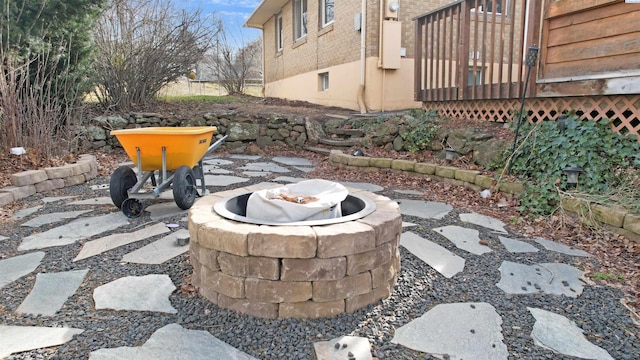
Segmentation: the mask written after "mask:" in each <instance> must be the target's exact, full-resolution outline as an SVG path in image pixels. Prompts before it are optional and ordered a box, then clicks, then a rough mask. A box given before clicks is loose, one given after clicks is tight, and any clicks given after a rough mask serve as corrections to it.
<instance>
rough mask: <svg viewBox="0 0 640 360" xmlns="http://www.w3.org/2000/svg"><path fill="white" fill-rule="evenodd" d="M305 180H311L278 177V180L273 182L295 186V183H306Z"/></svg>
mask: <svg viewBox="0 0 640 360" xmlns="http://www.w3.org/2000/svg"><path fill="white" fill-rule="evenodd" d="M304 180H309V179H305V178H298V177H291V176H278V177H277V178H275V179H273V181H275V182H279V183H287V184H295V183H299V182H300V181H304Z"/></svg>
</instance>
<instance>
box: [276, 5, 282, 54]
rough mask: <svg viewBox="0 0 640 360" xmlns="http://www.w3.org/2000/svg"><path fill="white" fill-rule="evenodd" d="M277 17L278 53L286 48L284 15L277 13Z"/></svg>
mask: <svg viewBox="0 0 640 360" xmlns="http://www.w3.org/2000/svg"><path fill="white" fill-rule="evenodd" d="M275 17H276V34H275V35H276V52H278V53H279V52H281V51H282V49H283V48H284V39H283V35H284V29H283V26H282V13H277V14H276V15H275Z"/></svg>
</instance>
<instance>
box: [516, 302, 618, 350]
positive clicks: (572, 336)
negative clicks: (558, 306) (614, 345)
mask: <svg viewBox="0 0 640 360" xmlns="http://www.w3.org/2000/svg"><path fill="white" fill-rule="evenodd" d="M527 309H528V310H529V312H531V315H533V317H534V318H535V319H536V322H535V324H534V325H533V330H532V331H531V337H532V338H533V341H534V343H535V344H536V345H537V346H541V347H543V348H545V349H549V350H552V351H554V352H556V353H560V354H563V355H567V356H575V357H578V358H582V359H597V360H613V357H611V355H609V353H608V352H607V351H606V350H604V349H603V348H601V347H599V346H597V345H594V344H593V343H591V342H589V341H588V340H587V338H586V337H585V336H584V334H583V331H582V329H580V328H579V327H577V326H576V325H575V323H574V322H573V321H571V320H569V319H567V318H566V317H564V316H562V315H558V314H556V313H553V312H550V311H546V310H542V309H537V308H527Z"/></svg>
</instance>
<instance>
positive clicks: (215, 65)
mask: <svg viewBox="0 0 640 360" xmlns="http://www.w3.org/2000/svg"><path fill="white" fill-rule="evenodd" d="M219 28H220V29H221V31H219V32H218V34H217V36H216V45H215V47H214V49H213V51H215V54H214V55H213V56H209V57H207V60H206V62H207V65H208V66H209V67H210V68H212V69H215V71H216V73H217V75H218V77H219V78H218V81H219V83H220V85H221V86H222V87H223V88H224V89H225V90H226V91H227V93H229V94H242V93H244V90H245V85H246V83H247V80H260V79H262V65H261V64H262V40H261V39H260V38H258V39H256V40H253V41H250V42H248V43H246V42H245V41H244V39H242V38H238V36H237V35H236V34H241V32H240V31H237V32H233V31H229V29H225V28H223V26H222V24H220V25H219Z"/></svg>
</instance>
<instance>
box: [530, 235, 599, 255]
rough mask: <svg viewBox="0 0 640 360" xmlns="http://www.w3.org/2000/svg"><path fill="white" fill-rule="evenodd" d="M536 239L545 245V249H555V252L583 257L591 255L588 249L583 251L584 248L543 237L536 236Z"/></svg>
mask: <svg viewBox="0 0 640 360" xmlns="http://www.w3.org/2000/svg"><path fill="white" fill-rule="evenodd" d="M535 241H536V242H537V243H538V244H540V245H542V246H544V248H545V249H547V250H550V251H555V252H559V253H562V254H565V255H571V256H581V257H585V256H590V255H589V253H587V252H586V251H582V250H579V249H576V248H573V247H571V246H567V245H565V244H561V243H558V242H555V241H551V240H547V239H543V238H535Z"/></svg>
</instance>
